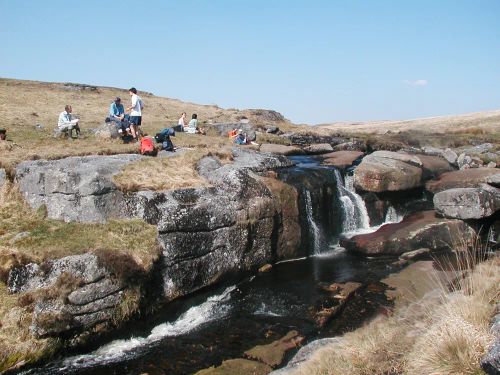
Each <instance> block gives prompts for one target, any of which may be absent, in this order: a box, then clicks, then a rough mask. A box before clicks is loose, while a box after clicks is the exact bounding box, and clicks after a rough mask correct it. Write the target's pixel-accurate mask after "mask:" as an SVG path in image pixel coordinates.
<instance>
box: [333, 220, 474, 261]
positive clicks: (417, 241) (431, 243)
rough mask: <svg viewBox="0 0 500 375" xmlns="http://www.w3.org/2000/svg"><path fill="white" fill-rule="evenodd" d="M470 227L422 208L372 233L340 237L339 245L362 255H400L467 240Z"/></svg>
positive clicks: (442, 247) (439, 247) (435, 248)
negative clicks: (348, 237)
mask: <svg viewBox="0 0 500 375" xmlns="http://www.w3.org/2000/svg"><path fill="white" fill-rule="evenodd" d="M473 235H474V230H473V229H472V228H471V227H470V226H469V225H467V224H466V223H465V222H463V221H461V220H456V219H445V218H439V217H437V216H436V213H435V211H422V212H417V213H415V214H412V215H410V216H408V217H406V218H405V219H404V220H403V221H401V222H400V223H395V224H386V225H383V226H382V227H380V228H379V229H378V230H377V231H376V232H373V233H368V234H360V235H357V236H354V237H352V238H350V239H343V240H341V246H343V247H345V248H346V249H347V250H349V251H353V252H356V253H360V254H363V255H383V254H391V255H400V254H403V253H406V252H408V251H412V250H415V249H419V248H423V247H425V248H429V249H431V250H445V249H450V248H452V247H453V244H454V243H456V242H457V241H459V240H471V239H472V237H473Z"/></svg>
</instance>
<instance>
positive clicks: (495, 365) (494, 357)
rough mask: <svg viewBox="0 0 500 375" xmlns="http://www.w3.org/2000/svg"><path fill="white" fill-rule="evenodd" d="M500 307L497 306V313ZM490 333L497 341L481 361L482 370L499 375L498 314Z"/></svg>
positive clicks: (499, 328)
mask: <svg viewBox="0 0 500 375" xmlns="http://www.w3.org/2000/svg"><path fill="white" fill-rule="evenodd" d="M499 307H500V306H499V305H497V309H496V310H497V312H498V311H499ZM490 331H491V333H492V334H493V336H494V337H495V341H494V342H493V344H492V345H491V347H490V348H489V350H488V352H487V353H486V355H485V356H484V357H483V358H482V359H481V368H482V369H483V370H484V372H485V373H487V374H488V375H498V374H500V313H497V314H496V315H495V317H494V318H493V324H492V326H491V329H490Z"/></svg>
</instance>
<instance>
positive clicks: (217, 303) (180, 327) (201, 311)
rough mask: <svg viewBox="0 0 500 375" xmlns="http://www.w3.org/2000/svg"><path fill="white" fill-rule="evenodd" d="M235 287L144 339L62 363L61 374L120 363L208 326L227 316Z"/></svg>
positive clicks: (122, 342) (113, 344)
mask: <svg viewBox="0 0 500 375" xmlns="http://www.w3.org/2000/svg"><path fill="white" fill-rule="evenodd" d="M235 289H236V287H235V286H232V287H229V288H227V289H226V290H224V292H222V293H221V294H220V295H217V296H212V297H210V298H208V299H207V300H206V301H205V302H203V303H202V304H201V305H198V306H194V307H191V308H190V309H189V310H187V311H186V312H185V313H184V314H182V315H181V316H179V318H178V319H177V320H175V321H174V322H165V323H162V324H160V325H157V326H156V327H154V328H153V329H152V330H151V333H150V334H149V335H148V336H147V337H132V338H130V339H127V340H115V341H112V342H110V343H109V344H106V345H104V346H101V347H100V348H99V349H97V350H96V351H94V352H92V353H90V354H85V355H79V356H75V357H70V358H67V359H65V360H64V362H63V364H62V367H61V368H60V370H64V369H65V368H68V367H72V366H79V367H92V366H94V365H96V364H100V363H109V362H114V361H117V360H118V361H119V360H122V359H123V357H124V356H127V355H133V350H134V349H138V348H141V347H145V346H148V345H150V344H152V343H154V342H156V341H159V340H161V339H162V338H165V337H172V336H179V335H181V334H185V333H188V332H191V331H193V330H194V329H196V328H198V327H200V326H201V325H203V324H206V323H208V322H211V321H214V320H218V319H221V318H223V317H225V316H227V315H228V313H229V310H230V306H229V304H227V303H224V302H227V301H229V299H230V298H231V292H232V291H234V290H235Z"/></svg>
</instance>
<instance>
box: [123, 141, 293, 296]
mask: <svg viewBox="0 0 500 375" xmlns="http://www.w3.org/2000/svg"><path fill="white" fill-rule="evenodd" d="M290 165H291V162H290V161H289V160H288V159H286V158H284V157H278V156H272V155H266V154H260V153H256V152H251V151H246V150H242V149H235V150H234V161H233V163H232V164H226V165H222V164H221V163H220V162H218V161H217V159H216V158H213V157H207V158H204V159H202V160H201V161H200V162H199V164H198V171H199V173H200V175H202V176H204V177H205V178H206V179H207V180H208V181H209V182H210V184H211V185H212V186H211V187H203V188H196V189H183V190H177V191H167V192H139V193H137V194H136V196H135V199H134V200H133V201H130V204H129V212H131V214H132V215H133V216H135V217H139V218H142V219H144V220H146V221H147V222H149V223H153V224H156V225H157V227H158V232H159V241H160V246H161V249H162V262H163V267H162V269H163V271H162V273H163V288H164V293H163V294H164V297H165V299H166V300H171V299H174V298H176V297H179V296H183V295H186V294H188V293H191V292H193V291H195V290H198V289H200V288H203V287H205V286H207V285H211V284H213V283H215V282H216V281H217V280H219V279H220V278H221V277H222V276H224V275H226V274H228V273H231V272H237V271H246V270H250V269H254V268H258V267H259V266H262V265H263V264H266V263H271V262H273V261H276V260H279V259H284V258H287V257H289V256H293V255H294V254H295V252H296V250H297V249H298V247H299V245H300V240H301V239H300V226H299V224H298V222H299V217H298V208H297V201H296V197H297V195H296V194H297V193H296V191H295V190H294V189H293V188H292V187H291V186H288V185H285V184H282V185H281V186H278V185H279V184H280V182H279V181H275V184H274V185H275V188H274V189H273V188H270V187H268V186H267V185H266V182H264V181H263V180H262V177H261V176H259V174H258V173H264V172H265V171H267V170H269V169H273V168H278V167H285V166H290ZM271 180H272V179H271ZM270 183H271V182H270V181H267V184H270ZM283 189H287V190H286V193H287V194H286V196H289V194H290V197H291V199H290V200H289V201H287V202H286V204H284V202H282V201H281V198H280V192H281V191H283ZM294 194H295V198H294ZM294 207H295V208H294Z"/></svg>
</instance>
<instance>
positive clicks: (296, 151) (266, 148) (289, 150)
mask: <svg viewBox="0 0 500 375" xmlns="http://www.w3.org/2000/svg"><path fill="white" fill-rule="evenodd" d="M260 152H267V153H271V154H278V155H301V154H303V153H304V151H303V150H302V149H301V148H300V147H297V146H285V145H275V144H271V143H264V144H262V145H260Z"/></svg>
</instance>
